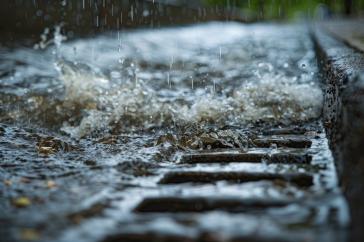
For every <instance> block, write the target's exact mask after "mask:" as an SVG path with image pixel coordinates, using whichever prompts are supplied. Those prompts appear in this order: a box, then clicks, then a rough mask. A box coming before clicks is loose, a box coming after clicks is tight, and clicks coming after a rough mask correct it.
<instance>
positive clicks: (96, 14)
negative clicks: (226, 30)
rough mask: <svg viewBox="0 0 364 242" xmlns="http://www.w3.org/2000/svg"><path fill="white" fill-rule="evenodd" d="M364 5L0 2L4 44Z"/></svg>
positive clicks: (343, 11) (233, 0)
mask: <svg viewBox="0 0 364 242" xmlns="http://www.w3.org/2000/svg"><path fill="white" fill-rule="evenodd" d="M363 15H364V0H331V1H330V0H321V1H318V0H305V1H302V0H57V1H54V0H2V1H1V3H0V33H1V34H0V36H1V42H2V44H5V45H6V44H8V45H9V44H14V40H20V39H21V40H26V41H27V43H28V44H33V43H34V41H35V40H39V35H40V34H41V33H42V32H43V30H44V29H45V28H46V27H53V26H54V25H56V24H60V23H63V24H64V25H65V28H64V30H63V31H65V33H63V34H66V35H67V36H68V38H72V37H74V36H80V35H90V34H94V33H97V32H102V31H107V30H117V29H125V28H135V27H147V28H149V27H151V28H158V27H160V26H166V25H174V24H179V25H181V24H189V23H195V22H203V21H211V20H218V21H230V20H233V21H239V22H256V21H293V20H297V19H301V20H302V19H327V18H333V17H335V18H343V17H345V18H358V17H360V16H363Z"/></svg>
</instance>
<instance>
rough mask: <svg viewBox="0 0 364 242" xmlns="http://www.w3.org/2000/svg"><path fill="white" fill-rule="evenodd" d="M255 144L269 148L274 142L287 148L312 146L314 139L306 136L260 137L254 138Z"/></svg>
mask: <svg viewBox="0 0 364 242" xmlns="http://www.w3.org/2000/svg"><path fill="white" fill-rule="evenodd" d="M253 143H254V145H256V146H257V147H260V148H269V147H271V146H272V145H273V144H275V145H277V147H286V148H310V147H311V145H312V141H311V140H309V139H304V138H288V139H287V138H285V139H282V138H259V139H255V140H253Z"/></svg>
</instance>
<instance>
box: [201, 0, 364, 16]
mask: <svg viewBox="0 0 364 242" xmlns="http://www.w3.org/2000/svg"><path fill="white" fill-rule="evenodd" d="M205 3H206V4H208V5H210V6H215V5H217V6H224V7H237V8H241V9H242V10H243V11H244V12H245V13H247V14H248V15H251V16H252V15H253V16H252V17H255V18H257V19H280V18H288V19H292V18H294V17H296V16H297V15H301V16H305V17H312V16H314V14H315V12H316V10H317V7H318V6H320V5H321V6H326V7H327V8H328V9H330V11H332V12H334V13H339V14H342V13H344V12H345V4H347V3H348V1H347V0H205ZM363 9H364V0H352V3H351V10H352V11H351V12H352V13H354V14H355V13H356V14H358V13H362V12H363Z"/></svg>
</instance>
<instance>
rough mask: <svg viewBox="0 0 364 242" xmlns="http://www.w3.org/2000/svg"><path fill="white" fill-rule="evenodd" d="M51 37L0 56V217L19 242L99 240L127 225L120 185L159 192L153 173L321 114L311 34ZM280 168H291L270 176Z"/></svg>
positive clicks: (249, 28) (237, 28)
mask: <svg viewBox="0 0 364 242" xmlns="http://www.w3.org/2000/svg"><path fill="white" fill-rule="evenodd" d="M50 32H51V31H50V30H47V31H46V32H45V33H44V36H43V37H42V42H41V43H40V44H38V45H37V46H36V47H37V48H34V49H29V48H18V49H8V48H6V47H1V48H0V59H1V64H0V104H1V108H0V122H1V123H0V142H1V147H0V156H1V161H0V177H1V178H2V180H4V181H5V182H4V183H1V184H0V191H1V194H2V199H1V200H0V206H1V208H2V209H1V210H2V212H1V213H0V216H1V218H4V219H5V220H4V221H5V223H6V224H7V226H8V228H9V229H7V230H6V231H5V232H6V234H7V236H9V237H10V238H15V239H16V240H21V239H24V240H29V239H33V240H41V241H50V240H52V241H98V240H100V239H101V238H103V237H104V236H105V234H107V233H108V231H113V230H114V229H115V228H117V226H118V225H117V224H118V223H120V222H123V221H124V222H125V221H129V220H130V219H131V218H130V217H128V216H126V215H125V214H124V213H125V211H124V210H125V207H124V205H121V203H122V201H128V200H133V199H134V198H135V197H134V195H133V194H132V193H126V192H125V191H126V190H127V189H129V188H130V187H137V188H138V189H140V190H138V191H139V193H148V192H150V191H153V190H154V189H155V186H156V185H155V179H156V178H155V177H158V172H157V169H164V168H168V167H172V168H173V166H174V165H175V164H176V163H178V162H180V160H181V154H182V153H183V152H189V151H193V150H201V149H213V148H216V147H218V148H221V147H229V148H234V147H235V148H239V149H242V150H245V149H247V148H249V147H251V146H252V142H251V141H252V139H254V138H256V137H257V135H258V134H259V132H260V131H261V130H262V129H266V128H271V127H280V126H284V125H296V124H302V123H304V122H306V123H307V122H309V123H310V122H315V120H318V119H319V118H320V115H321V105H322V92H321V89H320V86H319V83H318V80H317V67H316V64H315V59H314V58H315V56H314V52H313V47H312V43H311V42H310V39H309V37H308V33H307V30H306V29H305V27H304V26H300V25H275V24H261V25H258V24H256V25H243V24H238V23H208V24H200V25H193V26H188V27H174V28H164V29H158V30H136V31H128V32H123V33H117V34H115V33H108V34H102V35H98V36H96V37H93V38H89V39H88V38H84V39H78V40H71V41H64V38H63V37H62V36H61V35H60V30H59V28H58V27H57V28H56V29H55V34H54V39H48V37H45V36H49V35H50ZM270 149H271V150H272V152H271V153H272V154H275V151H274V150H275V149H277V147H276V146H273V148H272V147H270ZM264 164H265V163H264ZM272 167H273V168H274V169H278V170H279V169H286V168H285V166H284V165H281V166H279V165H277V166H273V165H267V164H265V168H263V169H272ZM210 169H212V170H213V169H215V168H214V166H211V167H210ZM216 169H218V168H216ZM254 169H255V168H254ZM301 169H302V168H301ZM151 177H152V178H151ZM153 179H154V180H153ZM204 189H212V188H204ZM239 189H240V192H241V193H247V194H249V190H250V189H251V188H249V187H246V188H239ZM244 189H245V190H244ZM259 189H263V190H262V191H260V190H259V191H258V190H257V191H253V190H254V189H252V191H251V192H256V193H257V194H259V193H267V192H268V193H272V192H273V193H277V194H275V195H274V196H278V197H279V196H285V195H287V196H288V194H290V195H289V196H296V195H297V197H300V196H301V195H300V192H299V191H298V190H294V189H293V188H290V189H288V190H285V189H283V188H282V191H270V190H269V191H268V190H267V191H264V184H262V185H261V188H259ZM292 189H293V190H292ZM226 193H227V194H228V193H229V192H228V191H226ZM292 194H293V195H292ZM135 196H136V195H135ZM287 209H288V210H289V209H291V210H292V211H295V210H294V207H290V208H287ZM304 213H305V212H302V214H300V213H296V214H295V215H294V214H291V215H290V216H297V217H296V219H297V220H299V217H300V216H305V215H304ZM215 215H216V214H215ZM215 215H214V214H211V215H206V216H211V219H212V218H214V216H215ZM224 216H225V215H221V219H223V217H224ZM206 219H207V220H208V219H209V218H206ZM159 222H160V223H157V222H156V223H155V226H162V227H163V226H165V229H166V230H168V229H169V227H171V226H172V227H173V226H176V225H174V224H173V223H172V222H170V221H169V220H168V221H167V220H165V221H164V220H163V221H162V220H161V221H159ZM230 222H231V221H230ZM263 222H268V220H267V221H263ZM236 223H238V222H236ZM251 223H253V222H251ZM251 223H247V224H246V225H247V226H248V227H249V226H252V224H251ZM205 226H207V227H209V226H212V227H213V226H214V224H213V223H212V224H206V225H205ZM231 226H232V227H234V224H232V225H231ZM292 226H305V225H304V224H298V225H292ZM170 229H171V230H173V229H177V228H176V227H174V228H170ZM246 229H249V228H246ZM231 230H233V229H232V228H231ZM230 232H231V233H235V231H234V232H233V231H230ZM268 232H269V231H268ZM271 232H272V233H273V234H275V233H276V228H275V227H274V226H273V227H272V228H271ZM182 233H184V232H182Z"/></svg>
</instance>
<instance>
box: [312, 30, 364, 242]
mask: <svg viewBox="0 0 364 242" xmlns="http://www.w3.org/2000/svg"><path fill="white" fill-rule="evenodd" d="M312 38H313V41H314V45H315V49H316V54H317V58H318V64H319V66H320V69H321V71H322V73H323V80H324V86H325V90H324V109H323V118H324V124H325V129H326V132H327V134H328V138H329V141H330V146H331V149H332V150H333V152H334V157H335V161H336V165H337V168H338V173H339V177H340V182H341V186H342V188H343V191H344V194H345V196H346V198H347V200H348V203H349V206H350V213H351V218H352V226H351V238H350V240H351V241H362V240H361V239H362V238H364V231H363V230H362V225H363V222H364V55H363V54H362V53H361V52H360V51H358V50H356V49H353V48H350V47H349V46H347V45H346V44H345V43H343V42H341V41H339V40H337V39H336V38H334V37H333V36H331V35H330V34H328V33H326V32H325V31H324V30H323V28H322V27H320V26H319V25H317V26H315V27H314V28H313V30H312Z"/></svg>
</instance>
